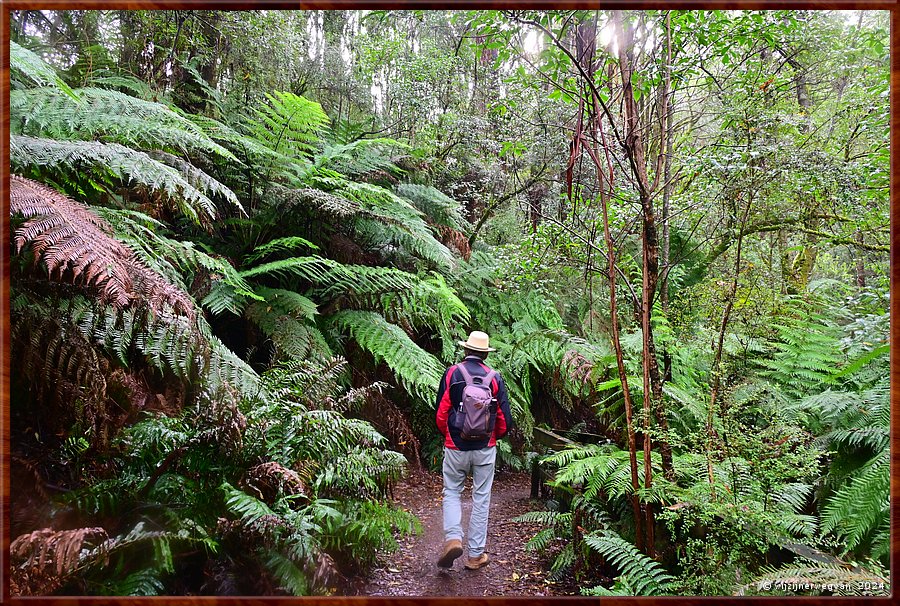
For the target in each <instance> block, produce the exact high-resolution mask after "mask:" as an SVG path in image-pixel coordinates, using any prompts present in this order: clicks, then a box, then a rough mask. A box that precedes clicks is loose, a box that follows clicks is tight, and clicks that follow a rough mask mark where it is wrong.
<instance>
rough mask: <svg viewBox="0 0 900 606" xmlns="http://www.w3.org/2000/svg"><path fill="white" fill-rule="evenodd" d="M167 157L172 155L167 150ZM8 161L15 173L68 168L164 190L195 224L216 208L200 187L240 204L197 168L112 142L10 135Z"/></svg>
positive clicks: (64, 170) (67, 170)
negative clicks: (175, 166) (175, 164)
mask: <svg viewBox="0 0 900 606" xmlns="http://www.w3.org/2000/svg"><path fill="white" fill-rule="evenodd" d="M157 153H159V152H157ZM166 157H169V158H174V156H171V155H169V154H167V155H166ZM175 159H176V160H177V158H175ZM10 163H11V165H12V167H13V169H14V170H19V171H22V170H26V169H49V170H51V171H56V172H58V173H62V174H65V173H66V172H69V171H74V172H91V173H94V174H96V175H97V176H98V177H99V178H100V179H106V177H107V175H109V176H112V177H114V178H115V179H118V180H120V181H122V182H123V183H126V184H130V185H140V186H143V187H146V188H147V189H148V190H150V191H154V192H159V193H164V194H165V195H166V196H167V197H168V198H169V199H170V200H172V201H174V202H175V203H176V204H177V205H178V208H179V210H181V212H182V213H184V215H185V216H187V217H188V218H189V219H191V220H192V221H195V222H197V223H201V222H209V221H211V220H212V219H215V218H216V212H217V211H216V205H215V203H214V202H213V201H212V200H211V199H210V198H209V197H208V196H207V195H206V193H204V192H203V191H201V189H200V188H203V189H205V190H206V191H208V192H210V193H216V194H220V195H222V196H224V197H225V198H226V199H228V200H229V201H230V202H232V203H233V204H236V205H237V206H238V207H240V203H239V202H238V201H237V197H236V196H235V195H234V193H232V192H231V190H229V189H228V188H226V187H225V186H223V185H222V184H221V183H219V182H218V181H216V180H215V179H212V178H211V177H209V176H208V175H206V174H205V173H203V172H202V171H201V170H199V169H197V168H194V167H193V166H191V165H189V164H187V163H183V164H184V165H185V166H186V167H190V169H191V172H190V173H189V174H185V173H183V172H181V171H180V170H175V169H173V168H171V167H169V166H167V165H166V164H163V163H162V162H159V161H158V160H156V159H154V158H153V157H151V156H150V155H149V154H147V153H144V152H140V151H135V150H133V149H130V148H128V147H125V146H122V145H119V144H117V143H100V142H99V141H55V140H53V139H39V138H35V137H26V136H19V135H12V136H11V137H10ZM186 176H189V177H190V180H189V179H188V178H186Z"/></svg>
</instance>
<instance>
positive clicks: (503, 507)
mask: <svg viewBox="0 0 900 606" xmlns="http://www.w3.org/2000/svg"><path fill="white" fill-rule="evenodd" d="M441 489H442V484H441V476H440V474H438V473H436V472H428V471H415V470H411V471H410V473H409V475H408V476H407V477H406V478H404V479H403V480H401V481H400V482H398V484H397V485H396V486H395V487H394V491H393V501H394V504H395V505H397V506H398V507H400V508H402V509H404V510H406V511H409V512H411V513H412V514H414V515H415V516H416V517H418V518H419V520H420V521H421V523H422V533H421V534H419V535H412V536H408V537H403V538H400V540H399V549H398V550H397V551H395V552H393V553H390V554H387V553H386V554H383V555H382V556H381V558H380V562H379V564H378V565H376V567H375V568H374V569H373V570H372V571H371V572H370V573H369V575H368V576H367V577H361V578H357V579H353V580H352V581H351V583H350V586H349V587H348V593H350V594H355V595H366V596H501V595H507V596H561V595H573V594H576V593H577V591H578V588H577V586H575V585H574V584H572V583H571V582H566V581H560V582H555V581H552V580H550V579H549V578H548V577H549V574H550V573H549V572H548V570H549V562H547V561H546V560H545V558H543V557H542V556H541V555H540V554H538V553H535V552H532V551H528V550H526V548H525V544H526V543H527V542H528V541H529V539H531V538H532V537H533V536H534V535H535V533H537V532H538V531H539V530H540V529H541V526H540V525H538V524H526V523H521V522H513V519H514V518H516V517H517V516H520V515H522V514H523V513H526V512H529V511H535V510H540V509H544V507H543V504H542V502H541V501H536V500H532V499H531V498H530V493H531V476H530V474H527V473H511V472H499V471H498V472H497V474H496V475H495V476H494V486H493V489H492V491H491V510H490V518H489V522H488V539H487V547H486V549H485V551H486V552H487V554H488V555H489V556H490V558H491V561H490V563H489V564H488V565H487V566H485V567H484V568H481V569H480V570H467V569H466V568H464V566H463V563H464V562H465V560H466V557H467V556H468V554H467V553H465V552H464V553H463V555H462V556H461V557H459V558H458V559H457V560H456V562H454V564H453V567H452V568H450V569H442V568H438V566H437V565H436V564H435V562H436V561H437V558H438V556H439V555H440V551H441V548H442V546H443V542H444V532H443V514H442V510H441ZM471 495H472V480H471V478H469V479H468V480H467V483H466V488H465V490H464V491H463V497H462V501H463V519H462V525H463V529H467V528H468V519H469V514H470V513H471V510H472V499H471ZM463 546H465V540H463Z"/></svg>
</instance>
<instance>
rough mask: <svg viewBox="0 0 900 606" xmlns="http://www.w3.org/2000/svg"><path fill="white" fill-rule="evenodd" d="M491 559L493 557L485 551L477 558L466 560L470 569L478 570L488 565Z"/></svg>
mask: <svg viewBox="0 0 900 606" xmlns="http://www.w3.org/2000/svg"><path fill="white" fill-rule="evenodd" d="M490 561H491V559H490V558H489V557H488V554H486V553H483V554H481V555H480V556H478V557H477V558H469V559H468V560H467V561H466V568H468V569H469V570H478V569H479V568H481V567H483V566H487V564H488V562H490Z"/></svg>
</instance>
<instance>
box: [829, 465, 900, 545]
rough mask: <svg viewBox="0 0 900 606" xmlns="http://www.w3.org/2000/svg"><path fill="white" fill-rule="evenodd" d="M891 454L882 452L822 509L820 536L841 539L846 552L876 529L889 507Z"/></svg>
mask: <svg viewBox="0 0 900 606" xmlns="http://www.w3.org/2000/svg"><path fill="white" fill-rule="evenodd" d="M889 489H890V452H889V451H888V450H885V451H882V452H881V453H879V454H878V455H876V456H875V457H873V458H872V459H871V460H870V461H869V462H868V463H866V465H865V466H863V468H862V469H860V470H859V471H858V472H857V473H855V474H854V476H853V478H852V479H851V480H850V481H849V483H848V484H847V485H845V486H844V487H843V488H841V489H840V490H838V492H837V493H836V494H835V495H834V496H833V497H832V498H831V500H829V501H828V503H827V504H826V505H825V507H824V509H823V510H822V522H821V524H822V533H823V534H827V533H829V532H834V533H835V534H836V535H838V536H840V537H842V538H843V540H844V543H845V546H846V548H847V550H848V551H849V550H852V549H854V548H855V547H857V546H858V545H859V544H860V543H861V542H862V541H863V539H864V538H865V537H866V536H867V535H868V534H869V533H871V532H872V531H874V530H876V529H877V528H878V526H879V525H880V524H881V523H882V521H883V519H884V517H885V516H887V515H888V511H889V507H890V498H889Z"/></svg>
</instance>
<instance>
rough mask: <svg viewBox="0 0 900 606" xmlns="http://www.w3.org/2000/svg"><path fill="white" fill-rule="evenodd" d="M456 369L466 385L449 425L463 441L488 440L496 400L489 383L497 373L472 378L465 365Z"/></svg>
mask: <svg viewBox="0 0 900 606" xmlns="http://www.w3.org/2000/svg"><path fill="white" fill-rule="evenodd" d="M457 368H458V369H459V372H460V373H462V376H463V379H464V380H465V382H466V385H465V387H463V392H462V401H461V402H459V404H458V405H457V406H456V407H454V414H453V415H452V417H453V418H452V419H451V420H450V424H451V425H452V426H453V427H455V428H456V429H458V430H459V434H460V436H461V437H462V439H463V440H469V441H472V442H481V441H484V440H488V439H490V437H491V436H492V435H493V433H494V423H495V422H496V420H497V399H496V398H494V396H493V394H492V393H491V383H492V382H493V380H494V377H495V376H496V375H497V371H496V370H492V371H490V372H488V374H487V375H485V376H484V377H473V376H472V375H471V373H469V371H468V370H466V367H465V364H460V365H459V366H457Z"/></svg>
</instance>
